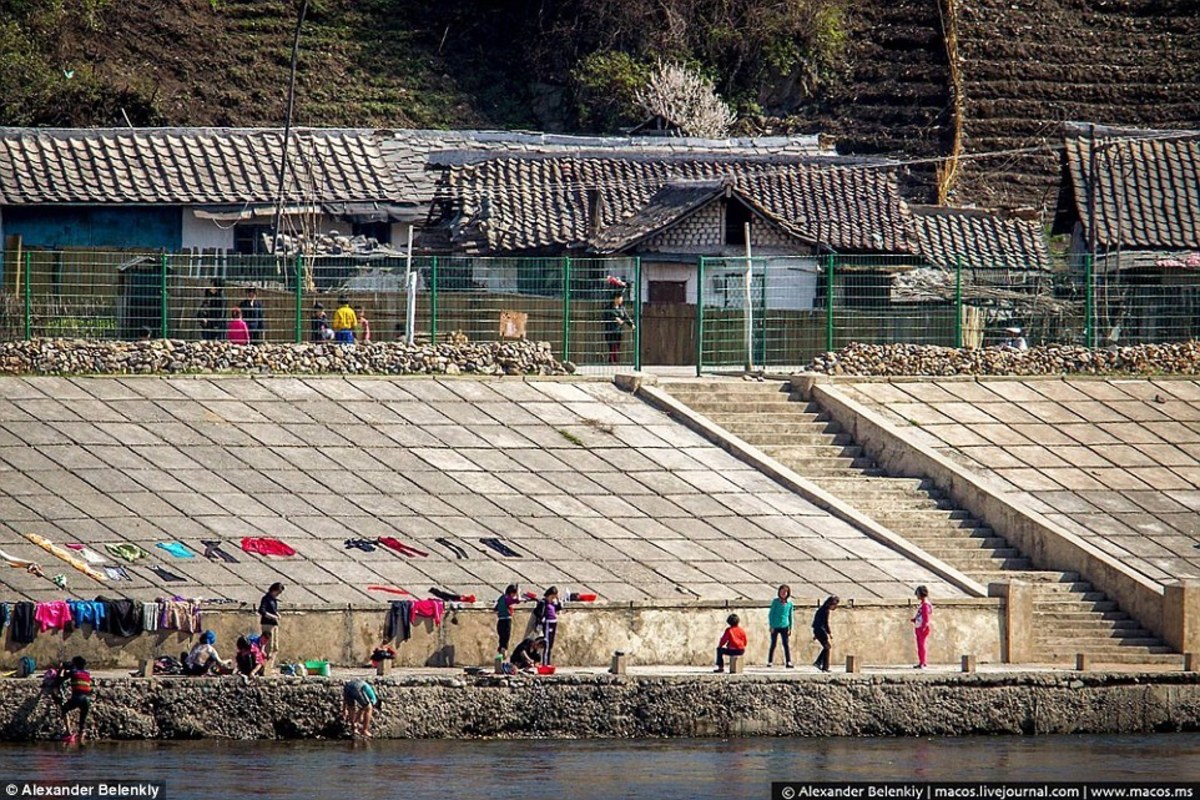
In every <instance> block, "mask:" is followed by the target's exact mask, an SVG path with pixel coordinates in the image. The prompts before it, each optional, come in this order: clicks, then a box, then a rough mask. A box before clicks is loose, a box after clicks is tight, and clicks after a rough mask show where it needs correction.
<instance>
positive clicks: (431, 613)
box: [409, 600, 446, 625]
mask: <svg viewBox="0 0 1200 800" xmlns="http://www.w3.org/2000/svg"><path fill="white" fill-rule="evenodd" d="M445 613H446V604H445V603H443V602H442V601H441V600H414V601H413V604H412V614H411V615H410V617H409V622H416V621H417V617H433V624H434V625H441V624H442V615H443V614H445Z"/></svg>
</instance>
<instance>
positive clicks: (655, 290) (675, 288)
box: [649, 281, 687, 303]
mask: <svg viewBox="0 0 1200 800" xmlns="http://www.w3.org/2000/svg"><path fill="white" fill-rule="evenodd" d="M649 295H650V296H649V301H650V302H651V303H686V302H687V281H650V293H649Z"/></svg>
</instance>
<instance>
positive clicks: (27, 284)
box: [21, 250, 33, 342]
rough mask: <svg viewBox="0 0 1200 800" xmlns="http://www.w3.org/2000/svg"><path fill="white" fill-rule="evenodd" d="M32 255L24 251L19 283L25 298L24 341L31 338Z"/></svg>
mask: <svg viewBox="0 0 1200 800" xmlns="http://www.w3.org/2000/svg"><path fill="white" fill-rule="evenodd" d="M32 268H33V254H32V253H30V252H29V251H28V250H26V251H25V280H24V281H22V283H21V288H22V290H23V294H24V298H25V341H27V342H28V341H29V340H30V339H32V338H33V273H32V272H30V270H31V269H32Z"/></svg>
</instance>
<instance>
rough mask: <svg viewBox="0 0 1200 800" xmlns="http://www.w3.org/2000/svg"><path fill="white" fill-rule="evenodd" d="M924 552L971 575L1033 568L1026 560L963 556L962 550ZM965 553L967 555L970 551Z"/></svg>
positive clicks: (930, 550)
mask: <svg viewBox="0 0 1200 800" xmlns="http://www.w3.org/2000/svg"><path fill="white" fill-rule="evenodd" d="M926 552H927V553H929V554H930V555H931V556H936V557H937V558H940V559H941V560H942V561H945V562H946V563H947V564H950V565H951V566H953V567H957V568H958V569H959V570H961V571H962V572H966V573H969V574H971V575H975V574H978V573H980V572H994V571H997V570H1003V571H1006V572H1020V571H1022V570H1027V569H1030V568H1031V567H1032V566H1033V563H1032V562H1031V561H1030V560H1029V559H1028V558H990V557H988V556H973V555H963V553H964V551H962V550H952V551H949V552H947V551H944V550H941V551H939V550H936V549H932V548H930V549H926ZM966 552H968V553H969V552H970V551H966Z"/></svg>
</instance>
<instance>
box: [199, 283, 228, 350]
mask: <svg viewBox="0 0 1200 800" xmlns="http://www.w3.org/2000/svg"><path fill="white" fill-rule="evenodd" d="M224 285H225V282H224V281H223V280H221V279H220V278H213V279H212V284H211V285H210V286H209V287H208V288H207V289H205V290H204V299H203V300H202V301H201V302H200V308H199V309H198V310H197V311H196V319H198V320H199V321H200V338H202V339H204V340H206V341H210V342H211V341H215V340H217V339H220V338H221V328H222V326H223V325H224V324H225V291H224V289H223V288H222V287H223V286H224Z"/></svg>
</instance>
